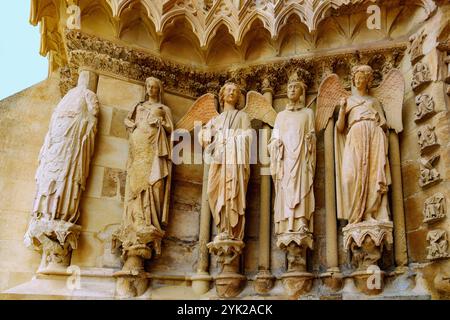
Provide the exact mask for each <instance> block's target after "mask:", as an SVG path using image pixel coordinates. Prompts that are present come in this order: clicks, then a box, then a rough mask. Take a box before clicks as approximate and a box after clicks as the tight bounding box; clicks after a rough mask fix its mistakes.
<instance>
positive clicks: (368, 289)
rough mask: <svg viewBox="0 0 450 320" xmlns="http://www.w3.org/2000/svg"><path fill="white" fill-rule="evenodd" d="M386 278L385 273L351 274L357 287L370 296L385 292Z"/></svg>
mask: <svg viewBox="0 0 450 320" xmlns="http://www.w3.org/2000/svg"><path fill="white" fill-rule="evenodd" d="M385 276H386V273H385V272H383V271H374V272H370V271H356V272H354V273H352V274H351V277H352V278H353V282H354V284H355V287H356V288H357V289H358V290H359V291H360V292H362V293H364V294H366V295H369V296H373V295H378V294H381V293H382V292H383V289H384V278H385Z"/></svg>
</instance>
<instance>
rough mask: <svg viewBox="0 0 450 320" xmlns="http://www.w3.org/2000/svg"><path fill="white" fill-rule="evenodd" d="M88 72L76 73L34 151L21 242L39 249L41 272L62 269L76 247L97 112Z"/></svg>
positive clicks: (95, 98)
mask: <svg viewBox="0 0 450 320" xmlns="http://www.w3.org/2000/svg"><path fill="white" fill-rule="evenodd" d="M90 76H93V75H92V74H91V73H90V72H88V71H82V72H80V75H79V78H78V85H77V86H76V87H75V88H74V89H71V90H70V91H69V92H68V93H67V94H66V95H65V96H64V98H63V99H62V100H61V102H60V103H59V104H58V106H57V107H56V109H55V111H54V112H53V115H52V118H51V121H50V126H49V131H48V133H47V135H46V137H45V141H44V144H43V146H42V148H41V151H40V154H39V166H38V169H37V172H36V197H35V199H34V204H33V212H32V218H31V220H30V223H29V227H28V230H27V232H26V234H25V244H26V245H28V246H30V245H34V246H35V247H36V248H37V249H39V250H43V255H42V262H41V265H40V271H41V272H46V271H47V272H48V271H50V270H53V269H61V268H64V269H65V268H66V267H67V266H69V264H70V258H71V252H72V250H73V249H76V248H77V241H78V240H77V239H78V235H79V232H80V230H81V227H80V226H78V225H76V223H77V221H78V218H79V216H80V199H81V195H82V192H83V191H84V189H85V187H86V180H87V178H88V176H89V165H90V162H91V157H92V155H93V153H94V141H95V134H96V131H97V115H98V112H99V106H98V100H97V96H96V94H95V93H94V92H92V91H91V90H89V89H88V87H89V82H90Z"/></svg>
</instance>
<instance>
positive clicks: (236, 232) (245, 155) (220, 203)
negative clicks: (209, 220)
mask: <svg viewBox="0 0 450 320" xmlns="http://www.w3.org/2000/svg"><path fill="white" fill-rule="evenodd" d="M219 102H220V106H221V108H222V110H221V111H222V112H221V113H220V114H219V113H218V112H217V110H216V104H215V100H214V98H213V96H212V95H211V94H206V95H204V96H202V97H200V98H199V99H198V100H197V102H196V103H194V105H193V106H192V107H191V108H190V109H189V111H188V112H187V113H186V115H185V116H184V117H183V118H182V119H181V120H180V121H179V122H178V123H177V126H176V128H177V129H185V130H188V131H191V130H192V129H193V128H194V123H195V122H196V121H197V122H200V123H202V124H203V125H204V126H203V128H202V129H201V130H200V132H199V135H198V139H199V142H200V144H201V145H202V146H203V147H205V153H204V155H205V157H204V158H205V159H204V160H205V163H207V164H209V165H210V167H209V171H208V185H207V194H208V200H209V206H210V209H211V213H212V216H213V219H214V222H215V224H216V226H217V230H218V234H217V236H216V237H215V238H214V240H213V241H212V242H210V243H208V244H207V248H208V249H209V251H210V252H211V253H213V254H215V255H217V256H218V262H219V264H220V265H221V269H222V271H221V273H220V274H219V275H218V276H217V277H216V278H215V281H216V290H217V293H218V295H219V296H221V297H235V296H237V295H238V294H239V292H240V291H241V290H242V286H243V283H244V281H245V277H244V276H242V275H241V274H239V268H240V261H239V260H240V259H239V256H240V255H241V253H242V251H243V248H244V242H243V239H244V231H245V209H246V207H247V205H246V193H247V184H248V181H249V178H250V149H251V148H250V147H251V144H252V140H253V131H252V128H251V120H252V119H258V120H260V121H262V122H264V123H267V124H269V125H271V126H273V124H274V122H275V118H276V112H275V110H273V108H272V105H271V103H269V102H268V101H267V100H266V99H265V98H264V97H263V96H262V95H261V94H259V93H257V92H254V91H250V92H248V94H247V102H246V106H245V108H243V109H242V107H243V106H244V96H243V94H242V93H241V90H240V88H239V86H238V85H237V84H235V83H232V82H227V83H226V84H225V85H224V86H223V87H222V88H221V90H220V93H219Z"/></svg>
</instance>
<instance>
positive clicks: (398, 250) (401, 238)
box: [389, 132, 408, 269]
mask: <svg viewBox="0 0 450 320" xmlns="http://www.w3.org/2000/svg"><path fill="white" fill-rule="evenodd" d="M389 148H390V151H389V162H390V166H391V176H392V215H393V222H394V254H395V264H396V265H397V268H399V269H403V268H405V267H406V266H407V264H408V253H407V247H406V230H405V211H404V208H403V191H402V190H403V185H402V174H401V159H400V144H399V139H398V134H397V133H395V132H390V134H389Z"/></svg>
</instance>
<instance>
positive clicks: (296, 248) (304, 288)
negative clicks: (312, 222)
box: [277, 229, 314, 296]
mask: <svg viewBox="0 0 450 320" xmlns="http://www.w3.org/2000/svg"><path fill="white" fill-rule="evenodd" d="M277 246H278V247H279V248H280V249H281V250H283V251H286V254H287V261H288V268H287V272H286V273H285V274H284V275H283V276H282V277H281V278H282V281H283V285H284V288H285V291H286V293H287V294H288V295H289V296H300V295H302V294H305V293H308V292H309V291H311V288H312V283H313V279H314V275H313V274H311V273H308V272H307V271H306V251H307V249H308V248H309V249H312V248H313V235H312V233H311V232H309V231H308V230H306V229H305V230H302V231H300V232H289V233H283V234H280V235H278V238H277Z"/></svg>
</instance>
